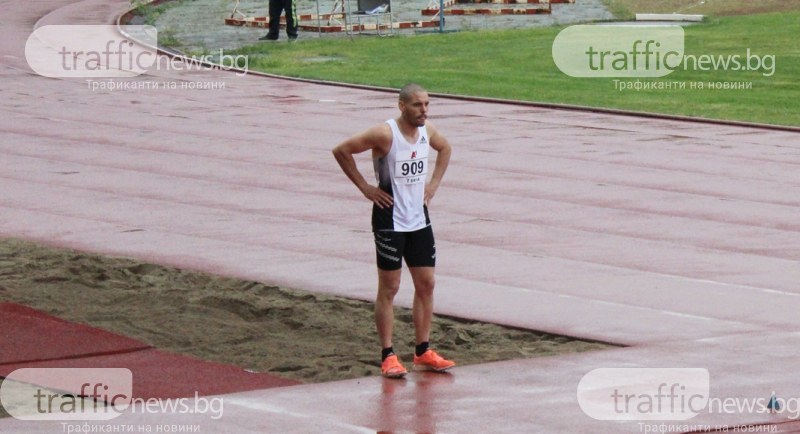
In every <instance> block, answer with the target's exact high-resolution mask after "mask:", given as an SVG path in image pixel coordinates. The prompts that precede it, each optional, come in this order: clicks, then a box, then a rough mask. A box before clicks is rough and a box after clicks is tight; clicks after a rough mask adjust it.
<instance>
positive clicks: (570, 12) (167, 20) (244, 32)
mask: <svg viewBox="0 0 800 434" xmlns="http://www.w3.org/2000/svg"><path fill="white" fill-rule="evenodd" d="M319 1H320V2H319V4H320V12H321V13H323V14H324V13H330V12H331V11H332V9H333V4H334V2H333V1H331V0H319ZM428 3H429V1H428V0H407V1H394V2H393V3H392V4H393V7H394V9H395V11H396V18H395V19H396V20H406V21H421V20H430V19H431V17H426V16H422V15H421V14H420V10H421V9H423V8H425V7H427V5H428ZM297 4H298V12H299V13H301V14H316V13H317V2H316V1H313V0H297ZM355 4H356V2H355V1H353V5H355ZM175 5H176V6H174V7H172V8H170V9H168V10H167V11H166V12H164V13H163V14H162V15H160V16H159V17H158V19H157V20H156V23H155V25H156V27H157V28H158V31H159V39H160V40H164V39H165V38H166V37H167V36H168V37H169V38H170V39H177V40H179V41H181V47H180V49H181V50H182V51H184V52H187V53H188V52H193V51H213V50H217V49H220V48H222V49H234V48H238V47H241V46H244V45H252V44H256V43H264V42H259V41H258V38H259V37H260V36H263V35H264V34H265V33H266V30H264V29H260V28H247V27H233V26H226V25H225V23H224V20H225V18H227V17H230V16H231V13H232V11H233V8H234V5H235V2H234V1H230V0H181V1H179V2H177V3H175ZM353 7H355V6H353ZM483 7H487V6H486V5H483ZM552 8H553V11H552V14H550V15H490V16H489V15H478V16H447V17H446V26H445V29H446V30H448V31H450V30H458V31H471V30H491V29H506V28H522V27H535V26H550V25H555V24H572V23H578V22H587V21H597V20H610V19H612V18H613V15H612V14H611V13H610V12H609V11H608V9H607V8H606V7H605V6H604V5H603V2H602V0H576V2H575V3H574V4H555V5H553V6H552ZM238 10H239V11H241V12H242V13H243V14H244V15H245V16H266V15H268V13H267V0H241V3H240V4H239V7H238ZM132 24H137V23H132ZM402 34H404V35H413V34H414V30H408V31H403V32H402ZM343 36H345V35H343V34H341V33H328V34H323V35H319V34H318V33H316V32H300V40H303V39H309V38H318V37H325V38H336V37H343ZM281 41H286V34H285V32H283V31H281ZM266 43H269V42H266Z"/></svg>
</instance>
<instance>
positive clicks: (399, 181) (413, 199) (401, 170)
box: [372, 119, 430, 232]
mask: <svg viewBox="0 0 800 434" xmlns="http://www.w3.org/2000/svg"><path fill="white" fill-rule="evenodd" d="M386 123H387V124H389V126H390V127H391V128H392V147H391V148H390V149H389V153H387V154H386V155H385V156H383V157H381V158H375V159H374V160H373V164H374V166H375V177H376V178H377V179H378V187H380V188H381V189H382V190H383V191H385V192H387V193H389V194H391V195H392V199H393V201H394V205H393V206H391V207H389V208H384V209H380V208H378V207H377V205H376V206H374V207H373V213H372V229H373V230H374V231H382V230H383V231H385V230H391V231H397V232H412V231H416V230H419V229H422V228H424V227H426V226H428V225H429V224H430V219H429V218H428V212H427V209H426V207H425V203H424V201H425V183H426V181H427V178H428V152H429V151H430V145H429V144H428V130H427V128H425V126H424V125H423V126H421V127H419V137H418V138H417V142H416V143H413V144H412V143H408V141H407V140H406V138H405V136H403V133H401V132H400V128H398V126H397V122H396V121H395V120H394V119H389V120H388V121H386Z"/></svg>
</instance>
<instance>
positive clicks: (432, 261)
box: [374, 225, 436, 271]
mask: <svg viewBox="0 0 800 434" xmlns="http://www.w3.org/2000/svg"><path fill="white" fill-rule="evenodd" d="M374 234H375V252H376V256H377V260H378V268H380V269H381V270H387V271H388V270H399V269H400V267H401V266H402V261H401V258H403V259H405V260H406V265H408V266H409V267H435V266H436V242H435V241H434V239H433V229H432V228H431V226H430V225H428V226H426V227H424V228H422V229H420V230H418V231H414V232H395V231H377V232H375V233H374Z"/></svg>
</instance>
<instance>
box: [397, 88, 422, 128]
mask: <svg viewBox="0 0 800 434" xmlns="http://www.w3.org/2000/svg"><path fill="white" fill-rule="evenodd" d="M429 103H430V101H429V100H428V92H426V91H425V89H423V88H422V86H420V85H418V84H416V83H410V84H407V85H405V86H403V88H402V89H400V101H399V103H398V106H399V107H400V117H401V118H402V119H403V120H404V121H405V122H407V123H408V124H409V125H414V126H417V127H421V126H424V125H425V121H426V120H427V119H428V104H429Z"/></svg>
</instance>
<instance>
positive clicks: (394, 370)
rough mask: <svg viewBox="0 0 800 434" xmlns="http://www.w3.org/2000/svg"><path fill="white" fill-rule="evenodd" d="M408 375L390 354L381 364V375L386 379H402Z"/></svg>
mask: <svg viewBox="0 0 800 434" xmlns="http://www.w3.org/2000/svg"><path fill="white" fill-rule="evenodd" d="M406 374H408V371H406V368H404V367H403V365H401V364H400V360H398V359H397V356H396V355H394V354H392V355H390V356H389V357H387V358H386V359H384V360H383V363H381V375H383V376H384V377H386V378H403V377H405V375H406Z"/></svg>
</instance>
